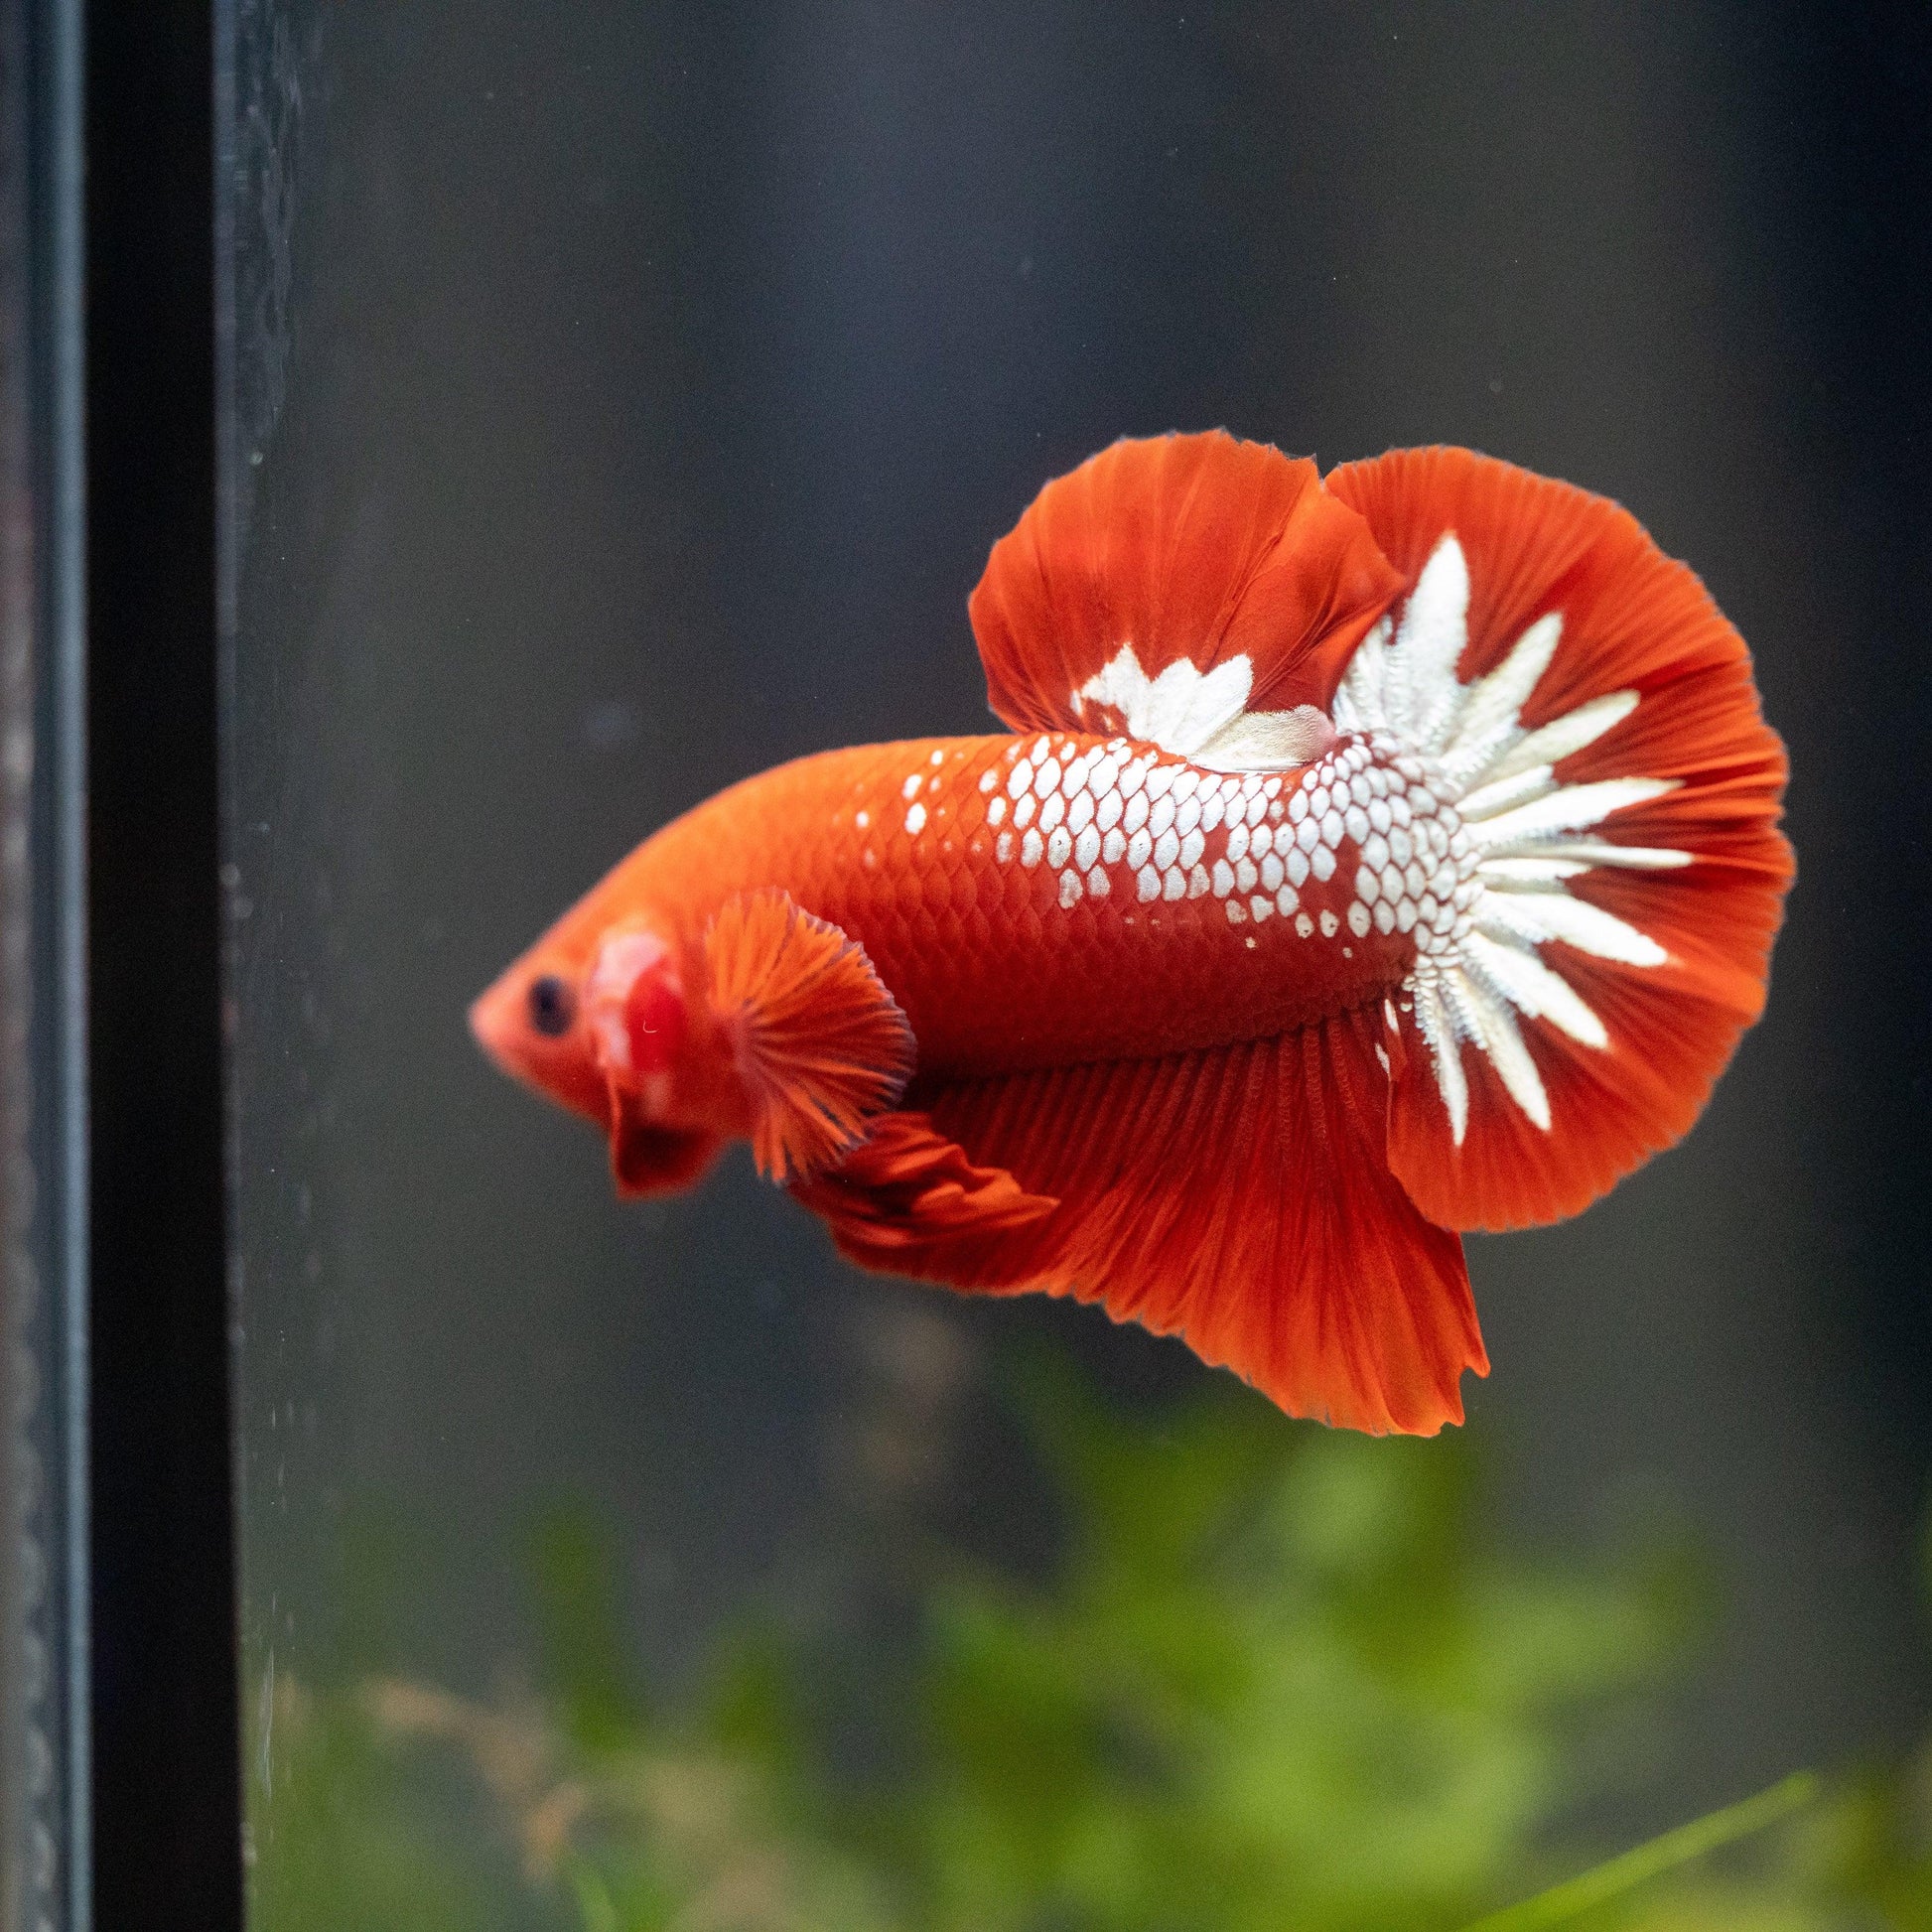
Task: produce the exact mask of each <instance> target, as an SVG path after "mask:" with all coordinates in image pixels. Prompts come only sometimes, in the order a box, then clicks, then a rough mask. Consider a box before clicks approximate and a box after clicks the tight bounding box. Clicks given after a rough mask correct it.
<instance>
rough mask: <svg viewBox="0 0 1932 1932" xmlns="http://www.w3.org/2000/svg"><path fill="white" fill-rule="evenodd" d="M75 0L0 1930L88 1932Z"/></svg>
mask: <svg viewBox="0 0 1932 1932" xmlns="http://www.w3.org/2000/svg"><path fill="white" fill-rule="evenodd" d="M82 83H83V74H82V12H81V5H80V0H0V332H4V334H3V335H0V344H4V353H0V1348H4V1354H5V1361H4V1374H0V1497H4V1501H5V1515H4V1524H3V1525H0V1537H3V1538H4V1542H3V1543H0V1928H4V1932H85V1928H86V1927H87V1926H88V1924H89V1920H90V1910H89V1904H90V1900H89V1890H88V1880H89V1872H90V1867H91V1859H90V1823H91V1821H90V1805H89V1797H88V1792H89V1783H90V1766H89V1761H88V1737H89V1722H88V1721H89V1687H88V1631H87V1600H88V1579H87V1546H88V1525H87V1516H86V1511H87V1479H86V1468H87V1463H86V1433H87V1416H86V1386H87V1360H86V1332H87V1331H86V1317H87V1292H86V1263H87V1222H86V1212H87V1191H86V1158H87V1156H86V1126H87V1118H86V1024H85V1016H86V1003H85V1002H86V961H85V921H86V897H85V829H86V816H85V697H86V693H85V627H84V620H85V563H86V559H85V533H84V522H83V511H84V501H85V473H84V452H83V445H82V434H83V428H84V423H83V400H82V398H83V363H82V349H83V345H82V326H83V308H82V294H83V286H82V281H83V273H82V271H83V229H82V221H83V205H82V145H81V144H82V134H83V110H82Z"/></svg>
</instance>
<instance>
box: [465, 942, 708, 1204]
mask: <svg viewBox="0 0 1932 1932" xmlns="http://www.w3.org/2000/svg"><path fill="white" fill-rule="evenodd" d="M685 952H686V948H685V947H684V946H683V945H682V944H681V943H680V940H679V937H678V935H677V934H676V933H675V932H674V931H672V930H670V929H668V927H667V926H666V925H664V924H660V923H658V922H654V921H653V920H652V919H650V918H649V917H648V916H629V917H625V918H621V919H620V920H618V921H616V922H615V923H612V924H609V925H604V926H601V927H596V928H590V929H587V927H586V925H585V923H584V922H583V921H576V920H572V921H566V922H565V923H564V924H563V925H562V926H560V927H559V928H558V929H557V930H556V931H555V932H554V933H552V934H550V935H547V936H546V937H545V938H543V939H541V940H539V941H538V942H537V944H536V945H534V946H532V947H531V948H530V950H529V951H528V952H526V953H525V954H524V955H523V956H522V958H520V959H519V960H517V961H516V963H515V964H514V965H512V966H511V967H510V968H509V970H508V971H507V972H505V973H504V974H503V975H502V976H501V977H500V978H499V979H498V980H497V981H496V982H495V984H494V985H492V986H491V987H489V988H488V989H487V991H485V992H484V993H483V995H482V996H481V997H480V998H479V999H478V1000H477V1002H476V1004H475V1005H474V1006H473V1007H472V1008H471V1009H470V1028H471V1032H472V1033H474V1034H475V1035H476V1037H477V1040H478V1042H479V1044H481V1045H482V1047H483V1051H484V1052H485V1053H487V1054H488V1055H489V1057H490V1058H491V1059H492V1060H494V1061H495V1062H496V1064H497V1065H498V1066H499V1067H501V1068H502V1070H503V1071H504V1072H506V1073H508V1074H509V1075H510V1076H511V1077H512V1078H513V1079H517V1080H521V1081H522V1082H524V1083H525V1084H526V1085H528V1086H531V1087H534V1088H535V1089H536V1090H537V1091H538V1092H539V1093H542V1094H545V1095H547V1096H548V1097H549V1098H550V1099H552V1100H554V1101H556V1102H557V1103H558V1104H559V1105H560V1106H563V1107H567V1108H568V1109H569V1110H570V1111H571V1112H572V1113H576V1114H581V1115H583V1116H584V1117H585V1118H586V1119H587V1120H590V1121H592V1122H594V1123H595V1124H596V1125H597V1126H598V1127H600V1128H602V1129H604V1130H605V1131H606V1132H607V1133H608V1134H609V1135H610V1137H611V1151H612V1162H613V1166H614V1167H615V1169H616V1171H617V1174H618V1179H619V1183H620V1185H621V1187H623V1189H624V1191H626V1192H630V1193H649V1192H655V1191H658V1190H659V1189H660V1188H662V1187H666V1186H673V1185H682V1184H685V1182H686V1181H687V1180H688V1179H689V1178H691V1177H693V1176H694V1174H695V1173H696V1172H701V1171H702V1168H703V1167H704V1166H706V1165H708V1163H709V1160H710V1157H711V1155H712V1153H714V1152H715V1150H716V1146H717V1143H718V1140H719V1137H720V1134H721V1132H728V1131H729V1129H730V1126H731V1125H732V1123H731V1122H728V1121H726V1120H723V1119H718V1118H714V1117H715V1116H717V1115H718V1114H719V1113H720V1102H721V1100H722V1099H726V1098H727V1097H728V1096H729V1094H730V1092H731V1090H732V1089H733V1088H735V1086H736V1082H721V1081H720V1079H719V1073H720V1071H721V1069H720V1068H719V1067H717V1066H716V1065H714V1064H713V1062H714V1061H715V1060H716V1059H717V1057H718V1046H719V1042H718V1040H717V1039H716V1037H715V1036H714V1035H715V1031H716V1030H715V1029H714V1028H713V1027H711V1026H709V1025H707V1024H706V1017H705V1015H704V1014H703V1012H702V1011H701V1009H698V1008H697V1007H696V1006H695V1005H694V1002H693V1000H692V999H691V998H690V997H689V993H688V988H689V986H690V984H691V976H690V975H689V973H688V972H687V961H686V958H685ZM726 1111H729V1108H727V1109H726Z"/></svg>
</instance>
